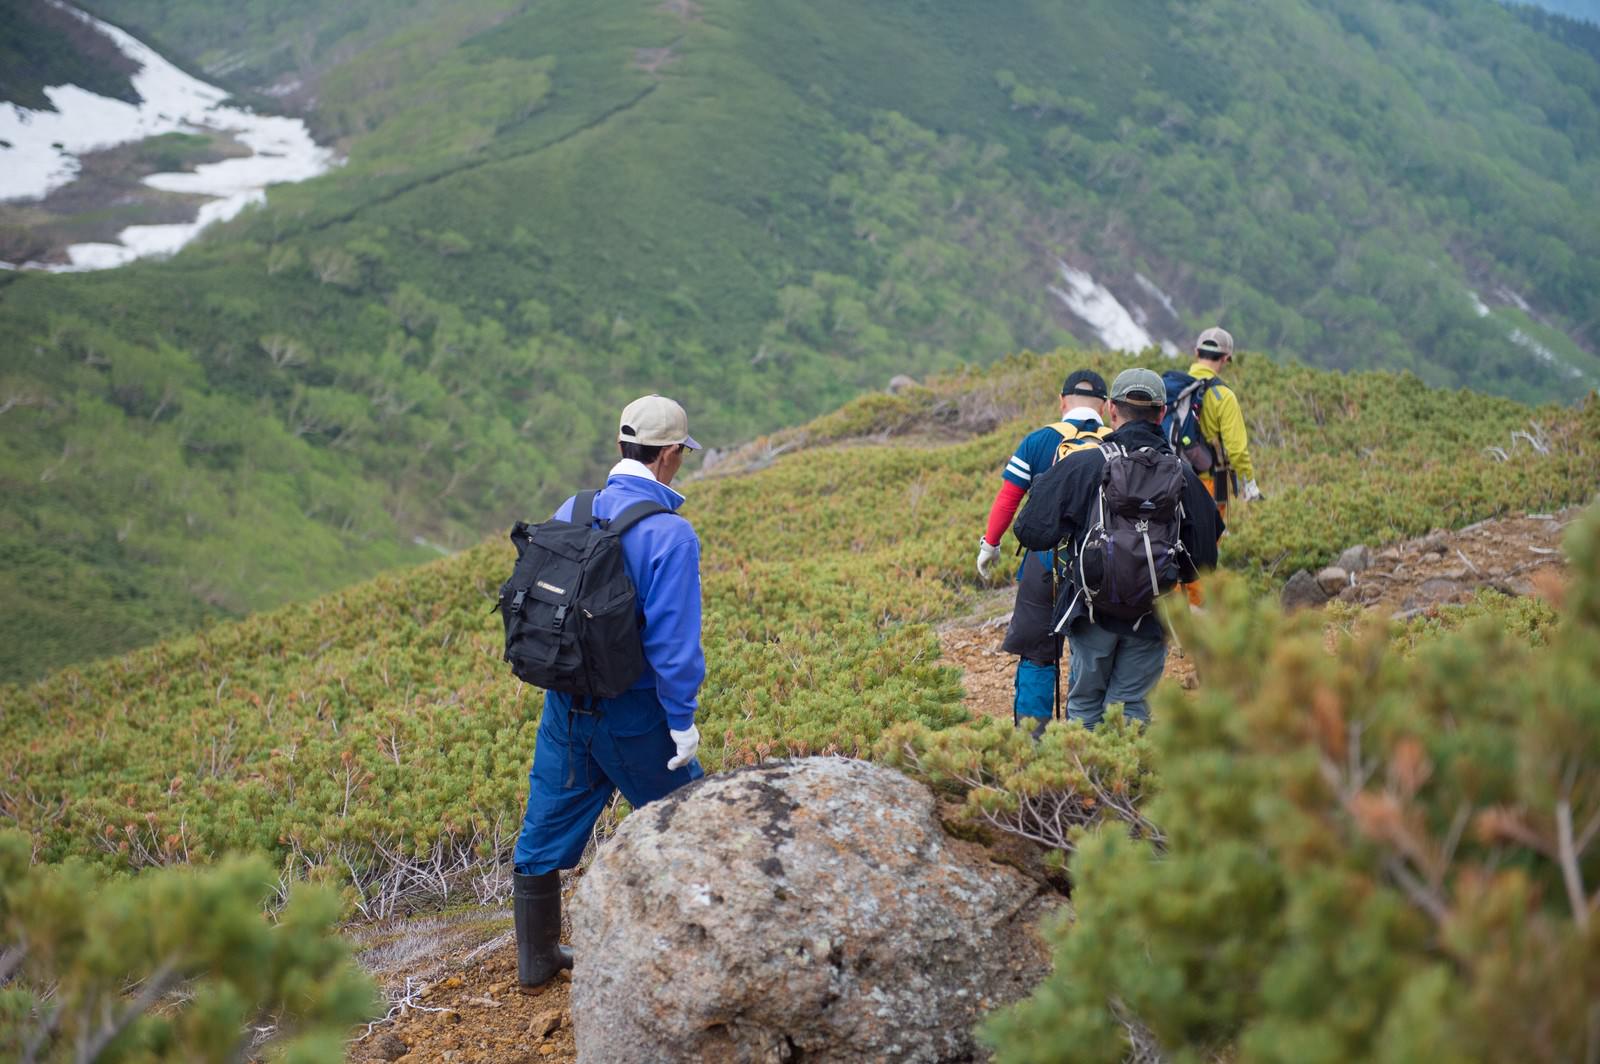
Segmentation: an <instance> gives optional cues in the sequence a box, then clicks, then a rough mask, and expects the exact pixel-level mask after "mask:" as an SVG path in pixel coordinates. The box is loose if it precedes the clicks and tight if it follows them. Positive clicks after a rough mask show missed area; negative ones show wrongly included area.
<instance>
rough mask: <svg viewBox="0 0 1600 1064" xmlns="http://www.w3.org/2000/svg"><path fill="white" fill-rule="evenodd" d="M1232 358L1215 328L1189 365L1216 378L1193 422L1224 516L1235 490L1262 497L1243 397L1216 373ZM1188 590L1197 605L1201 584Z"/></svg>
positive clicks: (1229, 339) (1206, 476) (1227, 338)
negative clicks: (1207, 455)
mask: <svg viewBox="0 0 1600 1064" xmlns="http://www.w3.org/2000/svg"><path fill="white" fill-rule="evenodd" d="M1232 361H1233V335H1232V334H1231V333H1229V332H1228V330H1226V329H1223V328H1220V327H1217V326H1213V327H1212V328H1210V329H1207V330H1206V331H1205V332H1203V333H1201V334H1200V339H1199V340H1197V341H1195V345H1194V363H1193V364H1192V365H1190V367H1189V376H1191V377H1193V378H1194V379H1195V380H1201V381H1214V382H1215V383H1213V384H1208V385H1206V386H1205V387H1204V388H1203V389H1202V391H1201V393H1200V399H1199V402H1198V406H1199V413H1198V414H1197V415H1196V418H1195V420H1196V421H1197V422H1198V423H1199V426H1200V435H1201V436H1202V437H1204V438H1205V441H1206V444H1207V445H1208V446H1209V447H1210V448H1211V453H1212V455H1213V456H1214V460H1213V464H1212V466H1211V469H1210V471H1209V472H1205V473H1201V474H1200V482H1201V483H1202V484H1204V485H1205V486H1206V490H1207V491H1209V492H1211V497H1212V498H1213V499H1215V500H1216V502H1217V513H1218V515H1219V516H1221V517H1222V518H1224V519H1226V518H1227V516H1228V500H1229V498H1230V497H1231V496H1232V495H1233V494H1234V493H1235V492H1237V493H1238V495H1239V498H1240V499H1242V500H1243V501H1245V502H1253V501H1255V500H1256V499H1259V498H1261V489H1260V488H1259V487H1257V486H1256V471H1255V465H1254V464H1253V463H1252V462H1251V460H1250V435H1249V433H1248V432H1247V431H1246V430H1245V426H1244V411H1242V410H1241V409H1240V408H1239V396H1238V395H1237V394H1235V392H1234V390H1233V389H1232V388H1231V387H1230V386H1229V385H1228V384H1227V383H1225V382H1224V381H1223V380H1222V378H1221V377H1220V376H1219V375H1218V374H1219V373H1220V372H1221V370H1222V368H1223V367H1224V366H1226V365H1228V364H1229V363H1230V362H1232ZM1184 590H1185V591H1186V592H1187V593H1188V596H1189V602H1190V604H1191V605H1194V606H1199V605H1200V603H1201V598H1202V597H1201V593H1200V585H1199V584H1198V583H1195V584H1185V585H1184Z"/></svg>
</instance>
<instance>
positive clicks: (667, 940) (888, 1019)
mask: <svg viewBox="0 0 1600 1064" xmlns="http://www.w3.org/2000/svg"><path fill="white" fill-rule="evenodd" d="M1053 897H1054V896H1053V895H1042V892H1041V887H1040V885H1039V884H1038V883H1036V882H1035V881H1033V880H1031V879H1029V878H1028V877H1027V876H1025V875H1023V874H1022V873H1021V872H1019V871H1017V870H1016V869H1014V868H1012V867H1009V866H1006V865H1000V864H995V863H993V862H992V861H991V860H990V859H989V856H988V854H987V852H986V851H985V850H984V849H983V848H982V847H980V846H978V845H976V844H973V843H969V842H962V841H959V840H956V839H953V838H950V837H949V836H947V835H946V834H945V833H944V830H943V829H942V828H941V826H940V824H939V819H938V816H937V815H936V810H935V804H934V799H933V795H932V794H931V793H930V792H929V791H928V789H927V788H926V787H924V786H922V785H921V784H919V783H916V782H914V781H913V780H911V779H909V778H907V777H906V776H904V775H902V774H901V773H899V772H896V771H894V770H892V769H888V768H883V767H881V766H877V765H872V764H868V763H866V762H861V761H850V760H845V759H842V758H807V759H804V760H799V761H791V762H784V763H780V764H777V765H772V766H766V767H761V768H752V769H744V770H740V771H737V772H730V773H725V774H721V775H717V776H711V777H708V778H706V779H705V780H703V781H701V782H699V783H696V784H692V785H690V786H689V787H686V788H684V789H683V790H681V791H678V792H677V793H675V794H673V795H672V796H670V797H668V798H666V799H664V800H662V801H660V802H657V803H655V804H652V805H650V806H648V807H646V808H644V809H642V810H640V811H638V812H636V813H634V814H633V815H632V816H629V817H628V818H627V819H626V820H625V821H624V822H623V824H622V826H621V827H620V828H619V829H618V831H617V833H616V835H615V837H614V838H612V839H611V841H610V842H609V843H607V844H606V846H605V848H604V849H603V850H602V851H601V853H600V855H599V857H598V858H597V859H596V861H595V863H594V865H593V867H592V868H591V869H590V870H589V873H588V874H587V875H586V876H584V877H583V879H582V881H581V883H580V884H579V886H578V890H577V893H576V896H575V899H574V904H573V909H572V912H573V928H572V944H573V949H574V952H575V954H576V957H577V964H576V966H575V967H574V968H573V973H572V1014H573V1019H574V1024H575V1032H574V1033H575V1035H576V1038H577V1045H578V1060H579V1061H580V1062H589V1064H601V1062H604V1064H630V1062H640V1064H644V1062H652V1064H671V1062H675V1061H713V1060H714V1061H750V1062H755V1061H761V1062H767V1061H771V1062H779V1061H792V1060H802V1059H803V1060H818V1061H879V1060H895V1061H958V1060H972V1059H977V1058H978V1057H980V1056H981V1055H982V1054H981V1052H980V1051H979V1050H978V1049H977V1048H976V1047H975V1045H974V1042H973V1039H972V1028H973V1026H974V1024H975V1023H977V1021H978V1020H979V1019H981V1018H982V1016H983V1015H984V1014H985V1013H986V1012H988V1011H989V1010H991V1009H993V1008H995V1007H997V1006H1000V1005H1003V1004H1007V1003H1009V1002H1012V1001H1015V1000H1016V999H1018V998H1020V997H1022V996H1023V995H1025V994H1026V993H1027V992H1028V990H1029V989H1031V988H1032V987H1033V986H1034V985H1035V984H1036V983H1037V982H1038V981H1039V980H1040V979H1042V978H1043V977H1044V975H1045V974H1046V973H1047V971H1048V968H1049V955H1048V951H1047V949H1046V948H1045V947H1044V945H1043V943H1042V942H1041V941H1040V939H1039V937H1038V935H1037V933H1036V931H1035V925H1036V924H1037V922H1038V919H1039V917H1040V916H1041V915H1043V914H1044V913H1045V912H1046V911H1048V910H1049V909H1051V908H1052V907H1053V906H1054V904H1055V901H1053V900H1047V899H1049V898H1053Z"/></svg>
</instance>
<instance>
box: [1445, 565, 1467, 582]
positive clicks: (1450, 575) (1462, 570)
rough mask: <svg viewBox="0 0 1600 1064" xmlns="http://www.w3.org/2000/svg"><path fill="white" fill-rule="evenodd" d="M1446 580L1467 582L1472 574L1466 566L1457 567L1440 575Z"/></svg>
mask: <svg viewBox="0 0 1600 1064" xmlns="http://www.w3.org/2000/svg"><path fill="white" fill-rule="evenodd" d="M1439 575H1440V576H1441V577H1443V578H1444V579H1446V580H1465V579H1466V578H1467V577H1468V576H1469V575H1470V574H1469V572H1468V570H1467V567H1466V566H1465V565H1457V566H1455V567H1454V568H1450V569H1446V570H1445V571H1444V572H1442V573H1440V574H1439Z"/></svg>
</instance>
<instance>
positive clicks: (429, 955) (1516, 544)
mask: <svg viewBox="0 0 1600 1064" xmlns="http://www.w3.org/2000/svg"><path fill="white" fill-rule="evenodd" d="M1577 515H1578V510H1577V509H1576V508H1574V509H1569V510H1564V511H1561V512H1560V513H1554V514H1542V515H1539V514H1535V515H1529V514H1522V515H1517V516H1512V517H1504V518H1498V519H1495V520H1491V521H1485V522H1480V523H1479V524H1477V525H1472V526H1469V527H1467V528H1464V529H1461V530H1459V531H1455V532H1436V533H1434V534H1432V535H1430V536H1424V537H1421V538H1418V539H1415V540H1409V541H1406V542H1403V543H1397V544H1393V545H1391V546H1389V547H1385V548H1382V549H1379V550H1376V551H1374V552H1373V560H1374V565H1373V567H1372V568H1371V569H1369V570H1367V571H1366V572H1363V573H1358V574H1356V576H1355V581H1354V583H1352V584H1350V585H1348V586H1347V587H1346V588H1345V589H1344V590H1343V591H1342V592H1341V593H1340V595H1339V596H1338V597H1339V598H1340V599H1342V600H1345V601H1349V602H1353V603H1356V604H1359V605H1361V606H1362V607H1364V608H1366V609H1368V610H1372V611H1383V612H1385V613H1388V614H1401V615H1404V614H1406V613H1407V612H1422V611H1426V610H1429V609H1435V608H1437V607H1438V606H1440V605H1444V604H1447V603H1450V602H1457V601H1462V600H1464V599H1466V598H1468V597H1470V596H1471V595H1472V594H1473V593H1474V592H1475V591H1477V590H1478V589H1480V588H1485V587H1490V588H1496V589H1498V590H1501V591H1503V592H1505V593H1507V594H1514V595H1541V596H1544V597H1558V596H1559V595H1560V589H1561V585H1562V579H1563V573H1564V570H1565V559H1564V557H1563V556H1562V554H1561V552H1560V542H1561V538H1562V535H1563V534H1564V532H1565V529H1566V526H1567V525H1568V524H1570V523H1571V521H1573V520H1574V519H1575V518H1576V517H1577ZM1014 595H1015V592H1014V590H1013V588H1012V587H1011V586H1009V585H1007V586H1004V587H1000V588H996V589H995V590H993V591H991V592H989V593H988V594H986V595H985V596H983V597H982V598H981V599H980V600H979V601H978V603H977V604H976V605H975V607H974V608H973V610H972V611H971V612H970V613H968V614H967V615H966V616H963V617H960V618H956V619H953V620H951V621H949V622H947V623H946V624H944V625H942V626H941V627H940V629H939V632H938V635H939V644H940V646H941V648H942V650H943V657H944V660H945V661H946V662H948V663H949V664H951V665H954V666H956V667H957V668H959V669H961V671H962V674H963V679H964V683H965V687H966V700H965V704H966V706H967V708H968V709H970V710H971V711H973V712H974V713H981V714H985V715H988V716H992V717H999V718H1002V719H1010V717H1011V691H1012V678H1013V675H1014V674H1015V671H1016V658H1014V657H1012V656H1011V655H1010V654H1007V653H1005V652H1004V651H1003V650H1001V649H1000V642H1001V640H1002V639H1003V638H1004V637H1005V629H1006V622H1007V620H1008V619H1009V617H1010V610H1011V603H1012V600H1013V598H1014ZM1165 675H1166V678H1167V680H1168V681H1173V680H1175V681H1176V682H1178V683H1180V684H1182V685H1183V686H1184V687H1186V688H1189V687H1193V686H1194V683H1195V681H1194V666H1193V665H1192V663H1191V662H1189V661H1188V660H1187V659H1185V658H1184V657H1182V656H1181V655H1179V654H1171V655H1169V656H1168V658H1167V666H1166V672H1165ZM356 937H357V948H358V949H359V950H360V951H361V952H362V959H363V961H364V962H365V963H366V964H367V966H368V967H369V968H370V969H372V970H373V971H374V972H375V973H376V974H377V976H378V978H379V980H380V982H382V983H383V984H384V986H385V988H386V990H387V991H388V992H389V993H390V994H391V999H393V998H404V999H405V1000H406V1002H407V1006H406V1007H405V1008H404V1009H400V1008H398V1007H397V1008H396V1010H395V1013H394V1018H393V1019H392V1020H390V1021H389V1022H386V1023H383V1024H379V1025H377V1026H376V1027H375V1028H374V1030H373V1032H372V1033H371V1034H370V1035H368V1036H367V1037H365V1038H363V1039H362V1040H361V1041H359V1042H357V1043H355V1044H354V1045H353V1046H352V1048H351V1054H350V1059H351V1060H352V1061H363V1062H366V1061H392V1060H401V1061H406V1062H408V1064H409V1062H423V1061H427V1062H434V1061H438V1062H441V1064H444V1062H452V1061H454V1062H459V1064H479V1062H496V1064H498V1062H508V1064H532V1062H538V1061H554V1062H569V1061H574V1060H576V1059H577V1056H576V1047H575V1045H574V1042H573V1035H572V1015H571V1011H570V1002H569V996H568V986H569V983H568V981H567V979H566V978H565V977H563V978H561V979H557V980H556V981H555V982H553V983H551V984H550V985H549V986H547V987H546V988H545V989H543V990H542V991H540V992H539V993H538V994H536V995H533V996H525V995H523V994H522V993H520V992H519V990H518V988H517V985H516V951H515V946H514V944H513V943H512V940H511V934H510V920H509V916H508V915H507V914H505V913H503V912H502V913H496V914H493V915H491V916H487V917H486V916H485V915H484V914H483V913H476V914H468V915H464V916H459V917H456V918H454V919H451V918H446V917H438V918H431V919H425V920H420V921H412V922H410V923H408V924H405V925H402V926H400V927H397V928H391V929H381V928H373V929H367V930H364V931H361V932H358V933H357V936H356ZM408 979H409V980H410V983H409V984H408V983H407V980H408Z"/></svg>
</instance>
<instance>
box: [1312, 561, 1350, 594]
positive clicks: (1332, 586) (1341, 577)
mask: <svg viewBox="0 0 1600 1064" xmlns="http://www.w3.org/2000/svg"><path fill="white" fill-rule="evenodd" d="M1317 586H1318V587H1320V588H1321V589H1322V590H1323V592H1324V593H1325V594H1327V595H1330V596H1331V595H1337V594H1338V593H1339V592H1341V591H1343V590H1344V589H1345V588H1347V587H1349V586H1350V574H1349V573H1347V572H1345V571H1344V570H1343V569H1341V568H1339V566H1337V565H1330V566H1328V567H1327V568H1326V569H1324V570H1322V571H1321V572H1320V573H1318V574H1317Z"/></svg>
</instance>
